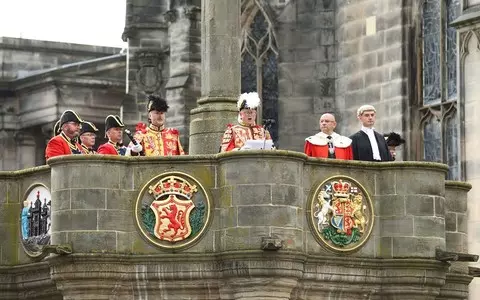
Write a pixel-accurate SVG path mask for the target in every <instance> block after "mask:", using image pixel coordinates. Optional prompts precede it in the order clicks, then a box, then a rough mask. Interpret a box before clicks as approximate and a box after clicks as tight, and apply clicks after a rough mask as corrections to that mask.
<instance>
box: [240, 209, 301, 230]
mask: <svg viewBox="0 0 480 300" xmlns="http://www.w3.org/2000/svg"><path fill="white" fill-rule="evenodd" d="M238 226H277V227H299V224H298V222H297V209H296V208H293V207H289V206H283V207H278V206H259V205H257V206H243V207H242V206H241V207H238Z"/></svg>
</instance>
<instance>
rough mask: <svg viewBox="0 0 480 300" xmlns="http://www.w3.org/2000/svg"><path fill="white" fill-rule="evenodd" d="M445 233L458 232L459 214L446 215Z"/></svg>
mask: <svg viewBox="0 0 480 300" xmlns="http://www.w3.org/2000/svg"><path fill="white" fill-rule="evenodd" d="M445 231H457V214H456V213H448V212H447V213H446V214H445Z"/></svg>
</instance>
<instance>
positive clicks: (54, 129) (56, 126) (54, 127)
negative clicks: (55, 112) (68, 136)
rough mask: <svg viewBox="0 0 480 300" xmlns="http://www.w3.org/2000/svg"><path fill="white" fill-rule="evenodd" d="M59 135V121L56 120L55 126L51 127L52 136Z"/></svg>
mask: <svg viewBox="0 0 480 300" xmlns="http://www.w3.org/2000/svg"><path fill="white" fill-rule="evenodd" d="M59 133H60V120H58V121H57V122H56V123H55V125H53V135H57V134H59Z"/></svg>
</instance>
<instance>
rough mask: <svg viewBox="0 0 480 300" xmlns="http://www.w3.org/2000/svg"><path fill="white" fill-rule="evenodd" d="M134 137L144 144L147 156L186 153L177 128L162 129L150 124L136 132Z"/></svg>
mask: <svg viewBox="0 0 480 300" xmlns="http://www.w3.org/2000/svg"><path fill="white" fill-rule="evenodd" d="M138 128H139V126H137V129H138ZM134 139H135V140H136V141H137V142H139V143H140V145H142V148H143V152H144V153H145V156H174V155H185V152H184V151H183V148H182V144H181V143H180V134H179V132H178V130H177V129H175V128H165V129H160V128H158V127H156V126H153V125H150V126H148V127H146V128H142V129H141V130H138V131H137V132H135V135H134ZM130 144H131V143H130ZM133 153H134V152H132V154H133Z"/></svg>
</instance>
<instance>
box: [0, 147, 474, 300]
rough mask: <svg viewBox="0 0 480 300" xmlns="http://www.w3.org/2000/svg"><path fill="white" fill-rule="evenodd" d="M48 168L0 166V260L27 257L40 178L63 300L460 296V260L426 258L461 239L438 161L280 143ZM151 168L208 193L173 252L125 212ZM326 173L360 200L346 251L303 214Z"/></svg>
mask: <svg viewBox="0 0 480 300" xmlns="http://www.w3.org/2000/svg"><path fill="white" fill-rule="evenodd" d="M48 163H49V165H50V166H49V167H41V168H37V169H32V170H28V171H17V172H8V173H7V172H5V173H1V174H0V190H2V191H4V193H5V194H7V195H9V196H8V197H7V199H6V201H4V202H3V203H2V207H6V208H7V211H8V213H6V214H5V216H2V218H1V219H0V222H1V224H2V225H3V226H6V227H8V228H10V233H12V234H9V235H7V236H6V238H4V239H2V240H1V241H0V247H1V248H0V249H2V252H1V257H2V262H1V263H2V265H19V264H26V265H25V268H26V266H29V265H30V264H32V263H33V262H35V261H36V260H38V259H39V258H36V259H35V258H33V257H29V256H27V255H26V254H25V253H24V251H23V248H22V243H21V241H20V240H19V239H18V236H20V235H19V230H20V226H19V225H20V222H19V215H20V209H21V207H20V201H22V199H21V196H22V195H23V194H24V193H25V190H27V189H28V187H29V186H31V184H32V183H34V182H40V183H43V184H44V185H45V186H47V187H48V188H49V189H50V192H51V195H52V196H51V198H52V203H51V208H52V211H51V224H52V227H51V243H52V244H53V245H56V246H58V245H69V246H70V247H71V248H72V251H73V254H70V255H60V256H58V255H51V256H50V257H48V258H47V259H46V262H48V264H49V266H50V268H51V269H50V270H51V280H53V282H55V284H56V286H57V288H58V290H59V291H60V292H61V293H62V295H63V297H64V299H112V298H111V295H114V296H115V297H116V298H115V299H141V298H145V297H152V296H153V295H155V296H158V295H163V296H164V298H172V297H173V298H178V297H190V298H191V299H268V298H272V299H322V298H328V297H331V298H332V299H351V298H352V297H355V298H365V297H367V298H368V299H436V297H437V296H439V295H440V296H441V297H443V298H441V299H463V298H462V297H463V296H462V295H465V293H467V287H468V283H469V280H471V277H470V276H469V275H468V272H467V270H466V266H465V265H464V264H463V263H457V262H455V263H452V264H451V265H450V264H448V263H445V262H441V261H438V260H436V259H435V258H436V256H435V255H436V250H437V249H441V250H446V251H457V252H467V251H466V248H462V247H463V245H464V244H463V242H461V241H460V242H459V239H457V238H456V236H457V235H461V234H466V233H463V230H466V229H461V228H460V229H458V228H459V227H462V226H463V225H458V220H459V217H458V216H461V215H463V214H465V212H466V200H465V199H466V193H467V192H468V189H469V186H468V185H467V184H465V183H461V182H449V181H447V182H446V181H445V179H444V178H445V173H446V171H447V167H446V166H445V165H442V164H437V163H426V162H390V163H370V162H358V161H341V160H328V159H314V158H307V156H305V155H304V154H303V153H298V152H290V151H282V150H278V151H238V152H229V153H222V154H217V155H198V156H177V157H157V158H150V157H140V158H134V157H116V156H100V155H98V156H64V157H57V158H53V159H51V160H49V162H48ZM162 174H173V175H175V174H180V175H179V176H188V178H193V179H194V180H195V181H196V182H197V183H198V184H197V185H196V191H199V192H201V191H204V192H205V195H204V197H206V198H208V201H207V200H206V201H205V202H204V203H206V204H208V205H207V207H206V212H207V214H206V215H205V216H206V217H205V220H206V221H205V225H204V227H203V229H199V230H200V233H199V235H198V238H195V240H194V241H192V242H191V243H186V244H185V245H184V246H182V247H180V248H175V247H174V246H175V243H171V244H168V243H167V246H165V245H166V244H162V243H155V239H156V238H155V237H153V238H152V237H149V236H148V235H145V230H144V228H143V226H144V224H145V223H142V220H140V219H139V217H138V216H139V215H140V214H139V211H138V210H139V208H140V207H141V206H139V205H138V203H140V202H139V201H141V200H142V199H144V198H142V197H152V196H151V195H150V194H151V193H153V191H154V189H155V188H154V186H155V185H156V184H157V182H159V181H158V180H160V179H161V178H163V177H162V176H163V175H162ZM157 178H159V179H157ZM332 178H334V179H335V178H336V179H335V180H337V179H338V180H341V179H343V180H345V181H351V182H356V183H358V185H357V186H356V187H355V188H358V189H361V190H362V193H364V197H365V199H366V200H367V199H370V200H371V206H372V210H371V215H369V214H368V213H367V215H366V216H367V219H368V220H367V222H366V224H367V225H368V226H370V224H371V229H370V231H368V230H367V231H365V233H364V236H365V240H364V242H362V244H361V245H359V246H358V247H356V248H354V249H353V250H352V251H350V250H349V251H343V250H341V249H340V250H332V249H331V247H330V248H329V246H328V245H326V244H325V243H324V241H323V240H322V237H321V236H319V235H318V234H319V232H318V230H317V229H316V226H317V224H316V223H312V222H311V220H312V217H311V216H312V214H314V213H315V209H314V206H313V204H312V201H316V195H317V194H316V192H317V191H318V188H319V187H321V186H322V184H323V183H324V182H333V181H332V180H333V179H332ZM50 182H51V184H50ZM162 186H163V185H162ZM352 188H353V186H352ZM11 191H14V194H11ZM148 191H151V193H150V194H149V192H148ZM337 192H338V191H337ZM346 192H349V191H346ZM155 193H156V192H155ZM158 193H160V191H158ZM10 195H15V196H13V197H12V196H10ZM145 195H146V196H145ZM339 197H341V196H339ZM158 199H161V198H158ZM370 200H369V201H370ZM195 201H197V200H195ZM196 203H197V202H196ZM313 203H315V202H313ZM364 203H365V204H368V202H364ZM196 205H198V203H197V204H196ZM366 211H368V209H367V210H366ZM451 214H455V217H456V218H455V220H456V221H457V222H456V223H455V224H453V223H452V221H451V220H453V219H454V218H453V217H452V216H451ZM7 215H12V216H14V217H12V219H11V220H10V218H9V217H7ZM460 219H461V217H460ZM315 220H316V219H315ZM446 220H447V221H446ZM143 222H144V221H143ZM3 226H2V227H3ZM192 226H193V225H192ZM363 226H365V224H364V225H363ZM462 228H463V227H462ZM192 230H193V229H192ZM368 233H369V234H370V235H368ZM168 245H172V247H170V246H168ZM55 251H56V253H61V251H59V250H58V249H57V250H55ZM55 251H53V252H55ZM63 253H67V252H63ZM17 268H19V269H18V270H20V271H19V272H20V273H21V272H22V271H21V270H24V271H25V272H27V269H22V268H21V267H17ZM0 271H1V270H0ZM0 273H1V275H2V277H1V278H3V279H2V282H0V284H4V285H5V286H9V290H11V291H12V293H18V292H19V289H20V287H21V285H22V284H23V283H22V282H23V279H21V278H22V277H21V276H20V277H19V276H15V278H12V275H11V273H9V272H6V271H5V270H3V271H1V272H0ZM119 282H121V284H120V283H119ZM180 286H181V288H180ZM265 287H268V288H265ZM112 291H113V292H112ZM112 293H113V294H112ZM194 295H195V296H194ZM109 297H110V298H109ZM192 297H193V298H192ZM24 298H25V299H29V296H26V297H24ZM24 298H22V299H24ZM439 299H440V298H439Z"/></svg>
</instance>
